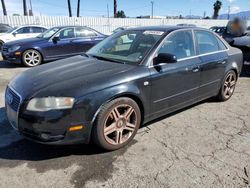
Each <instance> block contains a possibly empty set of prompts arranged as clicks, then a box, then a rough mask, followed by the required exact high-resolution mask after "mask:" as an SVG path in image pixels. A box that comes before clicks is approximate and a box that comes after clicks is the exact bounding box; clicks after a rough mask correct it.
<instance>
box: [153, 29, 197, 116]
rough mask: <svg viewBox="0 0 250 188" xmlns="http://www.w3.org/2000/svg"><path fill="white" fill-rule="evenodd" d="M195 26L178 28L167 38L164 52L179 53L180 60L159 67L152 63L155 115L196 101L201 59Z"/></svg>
mask: <svg viewBox="0 0 250 188" xmlns="http://www.w3.org/2000/svg"><path fill="white" fill-rule="evenodd" d="M193 41H194V40H193V35H192V31H191V30H184V31H177V32H174V33H172V34H169V35H168V36H167V37H166V39H164V42H163V45H162V46H161V47H160V49H159V50H158V52H157V53H156V56H157V55H158V54H160V53H170V54H174V55H176V57H177V59H178V61H177V62H176V63H167V62H166V64H164V65H162V66H161V67H160V69H159V68H155V67H154V66H152V67H151V68H150V72H151V88H152V92H151V99H152V100H151V101H152V102H151V107H152V112H154V114H152V115H155V116H159V115H163V114H165V113H167V112H171V111H174V110H176V109H179V108H182V107H183V106H186V105H188V104H190V103H193V102H194V101H195V100H196V98H197V91H198V87H199V79H200V70H199V64H200V59H199V57H197V56H196V52H195V48H194V42H193Z"/></svg>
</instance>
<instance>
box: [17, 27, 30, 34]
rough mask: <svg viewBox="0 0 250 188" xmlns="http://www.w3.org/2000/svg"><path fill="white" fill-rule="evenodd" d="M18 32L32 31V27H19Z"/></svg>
mask: <svg viewBox="0 0 250 188" xmlns="http://www.w3.org/2000/svg"><path fill="white" fill-rule="evenodd" d="M16 32H17V34H25V33H31V28H30V27H22V28H20V29H18V30H17V31H16Z"/></svg>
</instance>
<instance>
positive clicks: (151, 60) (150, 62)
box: [145, 29, 230, 68]
mask: <svg viewBox="0 0 250 188" xmlns="http://www.w3.org/2000/svg"><path fill="white" fill-rule="evenodd" d="M178 31H191V32H192V33H193V40H194V41H193V42H194V47H195V55H194V56H190V57H187V58H181V59H178V60H177V62H179V61H185V60H189V59H194V58H200V57H203V56H207V55H212V54H217V53H221V52H227V51H229V50H230V48H229V46H228V45H227V44H226V42H225V41H224V40H221V39H220V37H219V36H218V35H217V34H216V33H215V34H214V33H213V32H211V31H207V30H202V29H180V30H175V31H172V32H170V33H169V34H168V35H167V36H165V37H164V38H163V39H162V41H161V42H160V44H159V45H158V47H157V48H156V49H155V50H154V52H153V53H152V55H151V56H150V57H149V58H148V60H147V62H146V63H145V65H146V66H147V67H148V68H154V67H155V66H154V65H153V58H154V57H156V56H155V55H156V53H157V51H158V50H159V49H160V48H161V46H162V45H163V43H164V40H165V39H166V38H167V37H168V36H170V35H171V34H173V33H176V32H178ZM195 31H207V32H210V33H212V34H213V35H215V36H216V37H217V38H218V40H220V41H221V42H222V43H223V44H224V45H225V47H226V49H225V50H219V51H215V52H209V53H204V54H198V51H197V41H196V37H195Z"/></svg>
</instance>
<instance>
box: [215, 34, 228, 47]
mask: <svg viewBox="0 0 250 188" xmlns="http://www.w3.org/2000/svg"><path fill="white" fill-rule="evenodd" d="M216 39H217V41H218V45H219V49H220V50H226V49H227V47H226V45H225V44H224V43H223V42H222V41H221V39H219V38H218V37H216Z"/></svg>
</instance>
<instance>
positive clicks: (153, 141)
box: [0, 62, 250, 187]
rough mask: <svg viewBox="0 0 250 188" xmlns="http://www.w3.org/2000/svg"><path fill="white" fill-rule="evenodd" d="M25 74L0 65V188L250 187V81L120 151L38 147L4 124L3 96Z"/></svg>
mask: <svg viewBox="0 0 250 188" xmlns="http://www.w3.org/2000/svg"><path fill="white" fill-rule="evenodd" d="M25 70H26V68H23V67H20V66H16V65H10V64H8V63H5V62H0V128H1V131H0V148H1V149H0V187H38V186H39V187H83V186H86V187H250V147H249V143H250V95H249V93H250V78H247V77H241V78H240V79H239V81H238V85H237V87H236V91H235V94H234V96H233V97H232V98H231V99H230V100H229V101H227V102H224V103H217V102H215V101H213V100H207V101H204V102H201V103H199V104H197V105H194V106H192V107H190V108H186V109H184V110H182V111H178V112H176V113H173V114H170V115H168V116H165V117H163V118H162V119H158V120H156V121H154V122H151V123H149V124H147V125H144V126H143V127H142V128H141V129H140V130H139V133H138V134H137V136H136V137H135V139H134V141H133V142H132V143H131V144H130V145H129V146H127V147H125V148H123V149H120V150H117V151H114V152H104V151H102V150H100V149H98V148H96V147H95V146H94V145H88V146H87V145H77V146H64V147H56V146H45V145H40V144H35V143H32V142H30V141H27V140H24V139H23V138H22V137H21V136H19V135H18V134H17V133H16V132H15V131H14V130H13V129H12V128H11V127H10V125H9V123H8V122H7V119H6V115H5V110H4V90H5V87H6V85H7V83H8V82H9V80H10V79H11V78H12V77H14V76H15V75H16V74H18V73H20V72H22V71H25Z"/></svg>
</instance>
